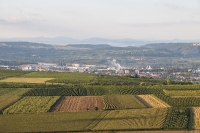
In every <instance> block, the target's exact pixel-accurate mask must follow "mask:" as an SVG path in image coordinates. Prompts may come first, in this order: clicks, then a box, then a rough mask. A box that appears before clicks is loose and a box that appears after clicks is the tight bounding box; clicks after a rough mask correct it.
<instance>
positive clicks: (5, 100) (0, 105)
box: [0, 96, 20, 111]
mask: <svg viewBox="0 0 200 133" xmlns="http://www.w3.org/2000/svg"><path fill="white" fill-rule="evenodd" d="M19 99H20V96H0V111H2V109H4V108H5V107H7V106H9V105H11V104H12V103H14V102H16V101H17V100H19Z"/></svg>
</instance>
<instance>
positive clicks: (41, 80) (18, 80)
mask: <svg viewBox="0 0 200 133" xmlns="http://www.w3.org/2000/svg"><path fill="white" fill-rule="evenodd" d="M52 79H54V78H21V77H20V78H16V77H15V78H7V79H4V80H0V82H13V83H41V84H44V83H46V82H47V81H48V80H52Z"/></svg>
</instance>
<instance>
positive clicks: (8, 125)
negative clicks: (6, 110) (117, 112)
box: [0, 111, 103, 132]
mask: <svg viewBox="0 0 200 133" xmlns="http://www.w3.org/2000/svg"><path fill="white" fill-rule="evenodd" d="M102 113H103V112H101V111H94V112H91V111H90V112H76V113H75V112H68V113H63V112H61V113H38V114H15V115H0V132H59V131H60V132H61V131H85V130H86V131H88V130H89V129H91V128H93V126H95V124H96V123H95V122H97V121H99V120H100V118H98V117H99V116H100V115H101V114H102ZM93 122H94V123H93ZM92 123H93V124H94V125H93V124H92ZM91 124H92V125H91ZM89 125H90V126H89Z"/></svg>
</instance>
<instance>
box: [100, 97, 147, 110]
mask: <svg viewBox="0 0 200 133" xmlns="http://www.w3.org/2000/svg"><path fill="white" fill-rule="evenodd" d="M103 100H104V104H105V109H134V108H135V109H138V108H146V106H145V105H144V104H143V103H142V102H140V101H139V100H138V99H137V98H136V97H135V96H133V95H104V96H103Z"/></svg>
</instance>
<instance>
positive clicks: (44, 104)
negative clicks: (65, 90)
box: [3, 96, 59, 114]
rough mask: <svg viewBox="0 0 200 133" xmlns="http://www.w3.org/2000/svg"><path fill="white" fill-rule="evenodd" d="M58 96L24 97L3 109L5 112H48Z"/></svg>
mask: <svg viewBox="0 0 200 133" xmlns="http://www.w3.org/2000/svg"><path fill="white" fill-rule="evenodd" d="M58 98H59V97H58V96H30V97H23V98H22V99H20V100H19V101H17V102H16V103H15V104H13V105H11V106H9V107H8V108H6V109H5V110H3V114H18V113H38V112H48V111H49V109H50V108H51V106H52V105H53V104H54V103H55V102H56V101H57V100H58Z"/></svg>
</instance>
